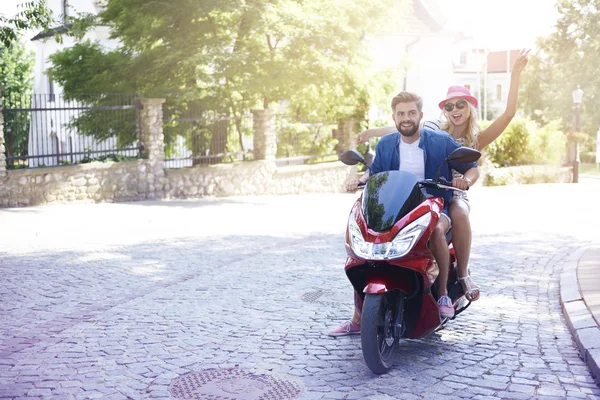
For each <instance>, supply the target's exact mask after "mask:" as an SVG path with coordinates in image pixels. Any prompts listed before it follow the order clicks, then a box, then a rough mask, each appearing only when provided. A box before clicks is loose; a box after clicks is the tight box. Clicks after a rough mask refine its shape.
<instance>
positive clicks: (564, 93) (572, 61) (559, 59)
mask: <svg viewBox="0 0 600 400" xmlns="http://www.w3.org/2000/svg"><path fill="white" fill-rule="evenodd" d="M557 9H558V12H559V19H558V21H557V23H556V31H555V32H554V33H552V34H551V35H549V36H548V37H546V38H541V39H539V40H538V46H539V51H538V54H536V56H535V57H533V58H532V60H531V62H530V64H531V65H530V66H528V67H527V69H526V70H525V72H524V73H523V85H522V97H521V99H522V104H523V105H524V108H525V110H526V112H527V114H528V115H530V116H531V117H532V118H533V119H535V120H536V121H538V122H541V123H542V124H546V123H549V122H550V121H552V120H555V119H557V118H558V119H561V121H562V124H563V127H564V129H565V130H566V131H570V130H574V106H573V100H572V96H571V93H572V91H573V90H574V89H576V87H577V85H580V86H581V88H582V89H583V91H584V93H585V94H584V99H583V103H582V114H583V130H584V131H585V132H587V133H589V134H592V133H594V132H595V131H596V127H597V126H598V124H600V111H599V107H598V106H599V100H600V98H599V97H598V96H599V95H598V93H600V75H598V74H597V68H598V65H599V64H600V52H598V48H600V35H598V32H599V31H598V27H599V26H600V0H559V1H558V3H557Z"/></svg>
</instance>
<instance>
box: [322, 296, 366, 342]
mask: <svg viewBox="0 0 600 400" xmlns="http://www.w3.org/2000/svg"><path fill="white" fill-rule="evenodd" d="M362 307H363V300H362V298H361V297H360V296H359V295H358V293H356V292H354V314H352V319H351V320H350V321H346V322H344V323H343V324H341V325H340V326H338V327H337V328H335V329H334V330H332V331H330V332H329V336H345V335H356V334H359V333H360V316H361V312H362Z"/></svg>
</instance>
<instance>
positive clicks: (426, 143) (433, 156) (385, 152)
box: [371, 128, 477, 211]
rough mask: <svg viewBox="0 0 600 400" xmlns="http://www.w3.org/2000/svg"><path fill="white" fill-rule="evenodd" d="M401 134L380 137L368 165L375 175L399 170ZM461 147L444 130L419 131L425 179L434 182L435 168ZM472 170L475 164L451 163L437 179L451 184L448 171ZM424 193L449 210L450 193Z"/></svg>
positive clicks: (429, 191)
mask: <svg viewBox="0 0 600 400" xmlns="http://www.w3.org/2000/svg"><path fill="white" fill-rule="evenodd" d="M399 146H400V133H399V132H394V133H390V134H389V135H385V136H384V137H382V138H381V140H380V141H379V143H377V147H376V148H375V159H374V160H373V165H371V171H372V172H373V173H374V174H376V173H379V172H384V171H397V170H399V169H400V149H399ZM459 147H461V146H460V145H459V144H458V143H456V142H455V141H454V139H452V136H450V135H449V134H448V133H446V132H443V131H435V132H434V131H432V130H429V129H426V128H421V141H420V142H419V148H420V149H422V150H423V158H424V160H423V161H424V162H425V179H434V178H435V177H436V174H437V169H438V167H439V166H440V165H442V164H443V163H444V160H445V159H446V157H448V155H449V154H450V153H452V152H453V151H454V150H456V149H458V148H459ZM471 168H477V163H474V162H473V163H467V164H463V163H457V162H455V161H450V162H449V163H448V164H446V165H444V166H443V167H442V169H441V170H440V176H443V177H444V178H446V179H447V180H448V181H450V182H452V172H451V169H455V170H457V171H458V172H460V173H461V174H464V173H465V172H467V171H468V170H469V169H471ZM427 193H429V194H430V195H432V196H439V197H443V198H444V211H446V210H447V209H448V205H449V204H450V201H451V200H452V193H453V192H452V191H451V190H434V189H427Z"/></svg>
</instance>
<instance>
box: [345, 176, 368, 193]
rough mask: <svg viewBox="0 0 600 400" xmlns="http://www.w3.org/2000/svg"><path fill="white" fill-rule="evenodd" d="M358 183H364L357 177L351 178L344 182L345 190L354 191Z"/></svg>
mask: <svg viewBox="0 0 600 400" xmlns="http://www.w3.org/2000/svg"><path fill="white" fill-rule="evenodd" d="M359 185H364V183H362V182H361V181H360V180H359V179H353V180H351V181H350V182H348V183H347V184H346V192H352V193H353V192H356V191H357V190H358V186H359Z"/></svg>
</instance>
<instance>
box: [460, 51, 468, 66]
mask: <svg viewBox="0 0 600 400" xmlns="http://www.w3.org/2000/svg"><path fill="white" fill-rule="evenodd" d="M466 63H467V52H466V51H463V52H461V53H460V65H465V64H466Z"/></svg>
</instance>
